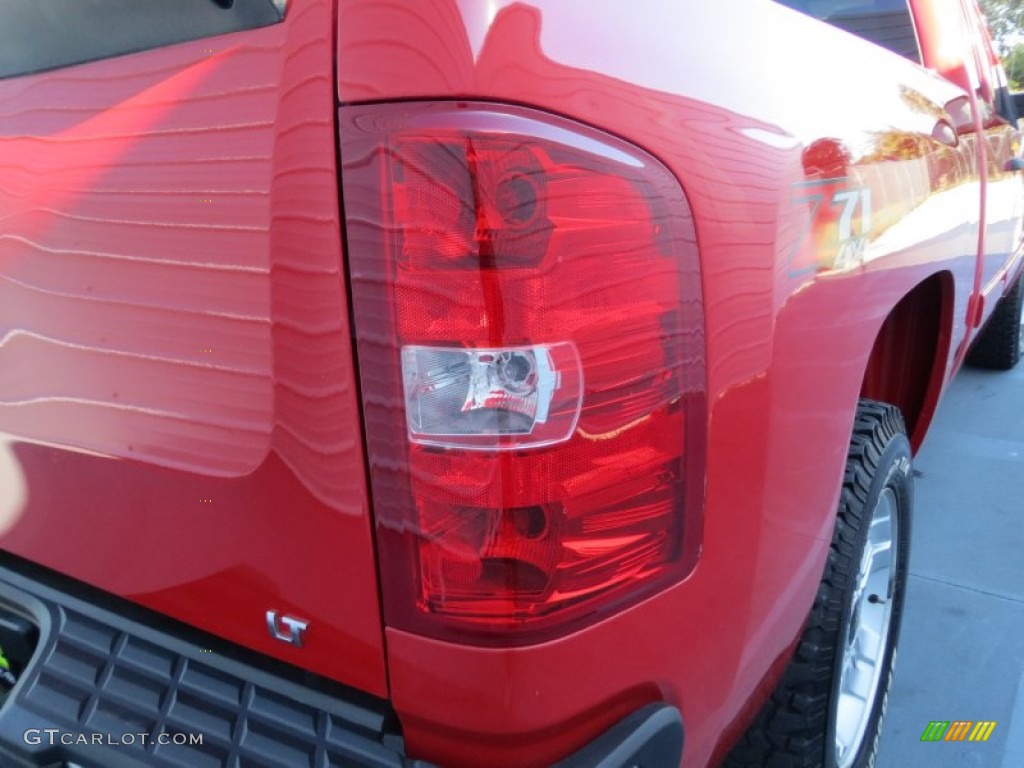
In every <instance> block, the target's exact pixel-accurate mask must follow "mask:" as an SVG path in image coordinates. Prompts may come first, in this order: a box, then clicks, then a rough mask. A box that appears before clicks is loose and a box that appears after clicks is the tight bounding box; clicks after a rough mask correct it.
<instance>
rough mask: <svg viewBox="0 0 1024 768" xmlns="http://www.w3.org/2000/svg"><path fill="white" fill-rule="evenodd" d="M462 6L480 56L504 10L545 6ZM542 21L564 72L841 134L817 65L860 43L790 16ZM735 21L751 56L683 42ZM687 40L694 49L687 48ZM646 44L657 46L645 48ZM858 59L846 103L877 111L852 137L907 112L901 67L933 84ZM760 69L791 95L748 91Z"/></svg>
mask: <svg viewBox="0 0 1024 768" xmlns="http://www.w3.org/2000/svg"><path fill="white" fill-rule="evenodd" d="M458 2H459V8H460V11H461V12H462V15H463V22H464V24H465V27H466V35H467V37H468V40H469V44H470V47H471V48H472V50H473V54H474V56H475V57H477V58H479V56H480V53H481V51H482V49H483V45H484V42H485V40H486V38H487V34H488V31H489V29H490V26H491V24H492V23H493V22H494V19H495V18H496V17H497V16H498V15H499V14H500V13H501V11H502V9H505V8H507V7H509V6H513V5H517V4H518V5H522V6H526V7H528V8H535V7H536V6H535V5H534V4H533V3H531V2H523V1H522V0H486V1H485V2H479V0H458ZM541 13H542V16H541V29H540V43H541V49H542V52H543V54H544V55H545V56H550V57H552V58H553V59H554V60H556V61H557V62H558V63H559V64H562V65H565V66H568V67H573V68H578V69H583V70H586V71H594V72H601V73H604V74H606V75H609V76H611V77H614V78H616V79H619V80H622V81H624V82H629V83H635V84H636V85H638V86H640V87H643V88H650V89H652V90H655V91H661V92H664V93H668V94H685V95H686V96H687V97H689V98H692V99H696V100H698V101H703V102H705V103H707V104H710V105H714V106H719V107H722V108H724V109H727V110H729V111H730V112H733V113H734V114H737V115H744V114H749V115H758V116H760V117H762V118H767V119H771V117H775V118H777V122H778V124H779V125H780V127H781V128H782V129H783V131H782V132H783V133H787V132H793V133H794V135H796V138H798V139H800V140H801V141H803V140H805V139H808V138H809V137H820V136H828V135H831V134H833V133H834V130H835V117H834V116H833V115H829V114H828V113H827V111H822V110H820V109H819V105H818V100H817V99H814V98H812V97H811V94H812V93H813V89H814V88H816V87H818V86H819V85H820V82H821V78H820V75H819V74H817V73H815V72H813V71H811V69H812V68H809V67H808V66H807V62H808V61H818V62H823V63H828V62H834V61H835V56H836V51H837V50H842V49H844V47H845V45H846V43H848V42H849V39H850V36H849V35H848V34H847V33H846V32H842V31H841V30H838V29H834V28H833V27H830V26H828V25H827V24H822V23H821V22H819V21H816V20H814V19H811V18H808V17H806V16H804V15H803V14H800V13H798V12H796V11H793V10H791V9H790V8H786V7H785V6H782V5H779V4H777V3H769V2H766V3H750V2H746V1H745V0H716V1H715V3H686V2H678V3H664V4H661V5H660V6H659V23H658V24H651V23H650V15H649V14H645V13H641V12H638V11H637V9H636V6H635V4H634V3H624V2H608V1H606V2H599V3H597V2H594V0H558V2H556V3H549V4H548V5H546V6H545V7H544V9H543V11H542V12H541ZM783 17H784V18H783ZM726 18H728V19H729V23H730V25H731V28H730V35H731V38H732V40H743V41H744V42H743V45H744V50H743V52H742V55H740V54H739V52H735V53H732V54H730V55H729V56H727V57H724V58H723V57H722V56H721V55H720V53H721V51H720V49H721V48H722V47H723V46H724V47H726V48H728V47H729V45H730V43H729V40H726V39H715V38H714V36H713V35H710V36H707V37H706V38H701V37H700V36H695V35H683V36H682V37H681V36H680V30H687V29H690V30H692V29H707V30H721V29H722V27H723V20H724V19H726ZM783 21H784V22H785V23H784V24H781V23H780V22H783ZM772 28H775V29H788V30H791V31H792V32H793V34H794V35H799V39H786V38H784V37H781V36H780V35H778V34H771V35H768V34H764V30H765V29H772ZM681 39H684V40H685V41H686V44H684V45H683V44H680V40H681ZM637 40H645V41H647V42H646V43H645V44H644V45H643V46H642V47H639V48H638V46H637V44H636V41H637ZM837 43H841V44H842V45H837ZM716 51H717V52H718V55H716ZM857 51H858V54H859V58H858V61H857V63H856V67H857V71H858V73H859V77H858V78H856V79H854V80H851V81H850V82H848V83H847V88H848V92H847V93H846V94H845V97H846V99H847V101H848V102H849V103H857V104H861V105H869V108H865V109H861V110H853V111H851V112H849V113H848V114H847V118H849V119H850V120H852V121H854V122H857V124H856V125H853V124H847V125H845V135H846V136H847V137H848V138H852V135H853V134H855V133H857V132H868V131H873V130H877V129H878V127H879V125H884V124H885V116H886V115H891V114H896V113H900V112H905V110H906V105H905V104H904V103H902V100H901V95H900V92H899V90H898V89H897V88H895V87H893V88H885V89H879V88H878V85H877V84H878V83H880V82H881V83H892V82H895V78H894V77H893V66H894V64H895V65H896V66H899V65H900V62H902V63H903V65H905V67H906V73H907V77H908V78H909V82H911V83H913V82H915V81H916V82H917V83H918V84H922V85H927V81H928V80H929V79H931V78H929V76H928V75H926V74H925V73H924V72H923V71H921V69H920V67H918V66H916V65H914V64H913V63H911V62H910V61H906V60H902V59H900V58H899V57H897V56H896V55H895V54H892V53H890V52H888V51H884V50H882V49H881V48H875V47H873V46H868V45H865V46H863V47H862V48H861V47H858V48H857ZM757 61H766V62H767V61H771V62H772V63H773V67H774V68H775V70H776V71H782V72H788V73H791V76H790V78H789V81H788V85H787V87H786V88H752V87H741V86H743V85H744V84H750V83H751V82H752V80H751V74H750V66H749V64H744V63H742V62H757ZM709 62H719V71H718V72H717V73H715V75H714V76H711V73H710V72H709V71H708V66H709ZM723 67H724V68H723ZM755 80H756V78H755ZM935 80H936V81H938V78H935ZM944 85H945V83H943V84H942V85H938V86H937V87H938V88H939V89H940V90H939V91H938V92H933V93H932V94H931V96H933V97H934V98H936V99H937V100H942V99H948V98H953V95H954V92H955V89H954V88H953V86H951V85H950V86H948V88H947V89H943V86H944ZM934 87H936V86H933V88H934ZM929 90H931V89H929ZM947 90H948V91H949V95H946V92H947ZM926 122H927V124H925V123H926ZM933 127H934V121H933V120H930V119H929V120H926V116H924V115H922V124H921V126H920V129H921V131H922V132H923V133H924V134H926V135H927V134H930V133H931V131H932V128H933ZM760 138H762V139H763V138H768V140H769V141H770V140H771V138H770V137H763V136H762V137H760ZM870 142H871V138H870V136H865V137H864V146H860V147H854V146H851V147H850V149H851V151H852V153H853V154H854V156H856V155H857V154H858V153H861V152H870V151H871V148H872V147H871V146H870Z"/></svg>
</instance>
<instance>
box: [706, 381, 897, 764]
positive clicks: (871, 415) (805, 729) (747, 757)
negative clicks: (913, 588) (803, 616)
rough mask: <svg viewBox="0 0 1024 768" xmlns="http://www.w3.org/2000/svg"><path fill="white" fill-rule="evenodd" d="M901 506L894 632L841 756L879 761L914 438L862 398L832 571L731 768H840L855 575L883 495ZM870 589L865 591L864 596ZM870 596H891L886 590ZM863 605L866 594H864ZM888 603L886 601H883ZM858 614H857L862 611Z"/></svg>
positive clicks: (892, 414)
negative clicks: (839, 730) (857, 729)
mask: <svg viewBox="0 0 1024 768" xmlns="http://www.w3.org/2000/svg"><path fill="white" fill-rule="evenodd" d="M883 499H884V504H885V507H886V509H891V507H892V504H893V501H894V502H895V510H894V511H893V512H891V517H892V518H893V522H894V525H893V540H892V551H893V552H894V553H895V562H894V563H893V564H892V568H891V571H890V574H889V576H888V577H887V578H888V582H887V583H888V585H889V591H890V595H889V597H888V601H891V604H892V605H891V612H890V613H889V614H888V616H889V619H888V635H887V639H886V640H885V641H884V642H883V643H880V644H879V645H880V650H879V652H878V656H877V658H878V662H877V667H876V668H877V669H878V670H879V671H878V673H877V675H876V676H875V678H874V679H877V684H876V685H875V688H874V693H873V694H872V695H870V696H868V697H867V698H868V699H869V700H870V704H869V706H868V707H866V708H865V709H864V714H865V718H864V719H860V718H858V720H857V722H858V723H860V722H863V723H865V724H864V725H863V726H862V727H863V735H862V736H861V737H860V738H859V739H858V738H856V737H854V738H851V739H850V740H849V743H850V744H854V745H856V746H855V747H854V748H851V749H850V750H849V751H848V752H847V754H846V756H845V757H844V759H843V765H844V768H845V766H851V767H852V768H868V767H869V766H873V765H874V762H875V755H876V753H877V750H878V737H879V735H880V733H881V725H882V719H883V718H884V716H885V709H886V705H887V703H888V692H889V685H890V683H891V681H892V673H893V667H894V663H895V658H896V644H897V641H898V639H899V629H900V619H901V617H902V614H903V602H904V593H905V590H906V581H907V562H908V557H909V554H910V552H909V538H908V533H909V531H910V512H911V507H912V505H913V479H912V477H911V454H910V444H909V442H908V441H907V437H906V431H905V428H904V426H903V419H902V417H901V415H900V412H899V410H898V409H896V408H894V407H892V406H890V405H885V404H883V403H876V402H872V401H869V400H862V401H861V403H860V405H859V407H858V409H857V416H856V420H855V422H854V428H853V437H852V439H851V441H850V451H849V454H848V458H847V463H846V473H845V475H844V478H843V490H842V494H841V497H840V502H839V510H838V513H837V516H836V524H835V529H834V533H833V536H832V545H831V547H830V549H829V553H828V560H827V562H826V564H825V573H824V575H823V576H822V580H821V584H820V586H819V587H818V594H817V596H816V598H815V601H814V605H813V606H812V608H811V612H810V615H809V616H808V619H807V624H806V625H805V627H804V630H803V635H802V636H801V638H800V641H799V644H798V646H797V649H796V652H795V653H794V655H793V658H792V660H791V661H790V662H789V666H788V667H787V668H786V670H785V672H784V673H783V676H782V679H781V681H780V682H779V685H778V687H777V688H776V690H775V691H774V693H773V694H772V696H771V698H770V699H769V700H768V702H767V703H766V704H765V706H764V707H763V708H762V710H761V712H760V713H759V714H758V716H757V717H756V718H755V720H754V722H753V724H752V725H751V726H750V728H749V729H748V730H747V732H746V733H745V734H744V735H743V737H742V738H741V739H740V741H739V743H738V744H737V745H736V746H735V747H734V749H733V751H732V752H731V753H730V755H729V756H728V757H727V758H726V761H725V765H726V766H729V767H730V768H739V767H741V766H742V767H743V768H747V767H752V766H758V767H759V768H760V767H762V766H770V767H772V768H776V767H778V768H812V767H813V766H826V767H827V768H836V766H837V765H838V762H837V746H836V745H837V739H836V722H837V718H838V717H839V714H838V713H839V711H840V707H839V700H840V680H841V674H840V672H841V667H842V662H843V660H844V658H846V655H845V653H844V651H845V649H846V647H847V642H848V639H849V638H850V632H851V626H852V623H853V621H854V614H855V611H854V596H855V594H857V593H858V590H857V586H858V585H857V583H856V581H857V576H858V573H859V572H860V570H861V567H862V557H863V555H864V551H865V547H866V544H867V541H868V535H869V530H868V529H869V528H870V527H871V521H872V520H875V519H876V515H877V514H878V513H876V510H878V509H880V508H881V506H882V504H883V501H882V500H883ZM864 592H865V590H864V589H863V588H862V589H861V590H860V592H859V594H860V595H864ZM874 597H877V596H875V595H870V596H868V597H867V601H868V602H869V603H871V605H872V606H877V605H879V604H881V605H883V606H884V604H885V603H886V602H887V601H886V600H884V599H872V598H874ZM859 604H860V605H863V603H862V602H860V603H859ZM882 610H884V609H882ZM857 615H858V616H859V615H860V614H859V613H858V614H857Z"/></svg>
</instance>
